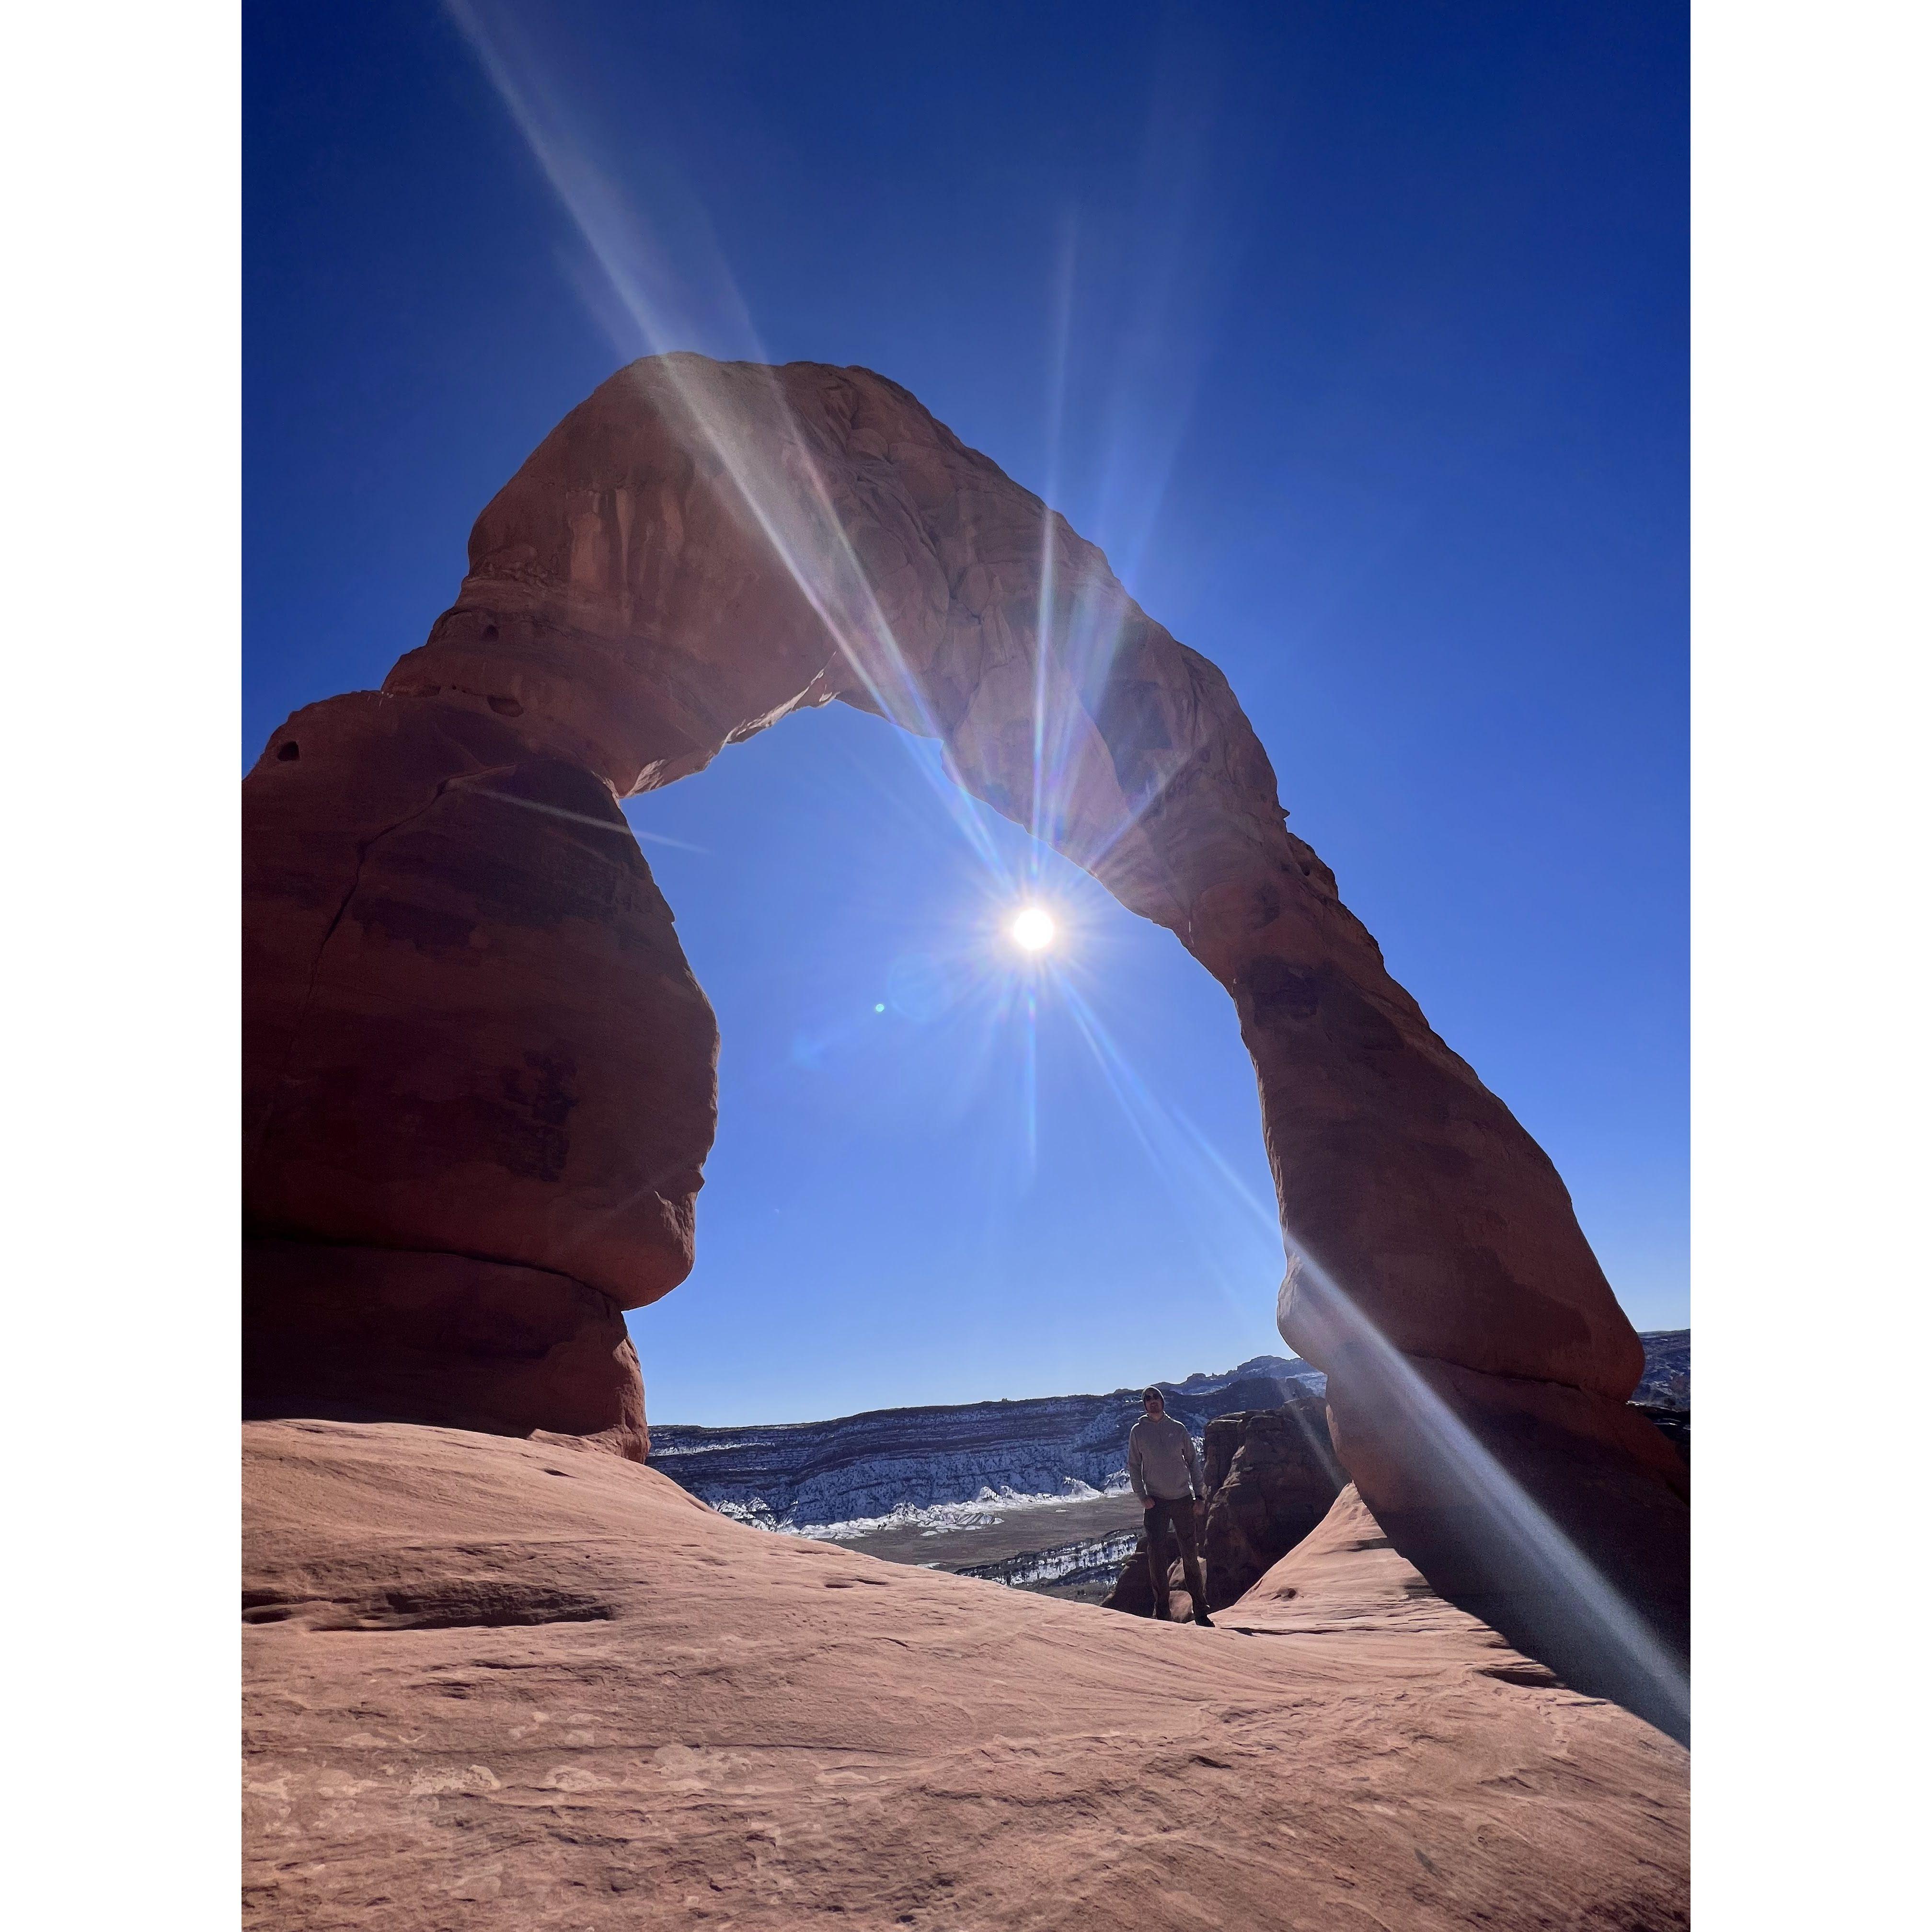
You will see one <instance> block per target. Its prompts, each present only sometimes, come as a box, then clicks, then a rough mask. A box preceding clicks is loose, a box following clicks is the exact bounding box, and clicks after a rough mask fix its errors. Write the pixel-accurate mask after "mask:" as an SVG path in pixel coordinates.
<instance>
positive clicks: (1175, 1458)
mask: <svg viewBox="0 0 1932 1932" xmlns="http://www.w3.org/2000/svg"><path fill="white" fill-rule="evenodd" d="M1141 1407H1142V1409H1143V1410H1144V1411H1145V1414H1144V1415H1142V1417H1141V1419H1140V1420H1139V1421H1138V1422H1137V1423H1136V1424H1134V1426H1133V1428H1132V1429H1130V1430H1128V1432H1127V1481H1129V1482H1130V1483H1131V1484H1133V1491H1134V1494H1135V1495H1136V1496H1138V1497H1139V1499H1140V1501H1141V1507H1142V1509H1143V1510H1144V1511H1145V1512H1146V1522H1147V1553H1148V1575H1149V1577H1150V1579H1151V1581H1152V1583H1153V1584H1154V1615H1155V1616H1157V1617H1159V1618H1161V1619H1166V1616H1167V1615H1168V1607H1167V1575H1168V1565H1169V1561H1170V1559H1169V1556H1168V1541H1167V1533H1168V1532H1169V1529H1172V1531H1173V1532H1174V1534H1175V1537H1176V1538H1178V1540H1179V1541H1180V1544H1181V1571H1182V1574H1184V1576H1185V1577H1187V1594H1188V1595H1189V1596H1190V1597H1191V1598H1193V1601H1194V1621H1195V1622H1196V1623H1197V1624H1199V1625H1201V1627H1202V1628H1203V1629H1204V1630H1212V1629H1213V1628H1214V1624H1213V1622H1211V1620H1210V1619H1209V1617H1208V1587H1207V1585H1206V1583H1205V1582H1204V1581H1203V1580H1202V1574H1201V1553H1200V1549H1199V1545H1198V1544H1197V1542H1196V1538H1195V1533H1194V1511H1195V1505H1196V1502H1199V1500H1200V1499H1202V1498H1204V1497H1205V1496H1206V1495H1207V1493H1208V1476H1207V1472H1206V1471H1205V1470H1204V1469H1202V1466H1201V1452H1200V1451H1199V1449H1197V1448H1196V1447H1195V1446H1194V1438H1193V1436H1190V1434H1189V1433H1188V1431H1187V1424H1186V1423H1184V1422H1177V1421H1175V1419H1174V1418H1173V1417H1172V1416H1171V1415H1169V1414H1168V1412H1167V1398H1166V1397H1165V1396H1163V1394H1161V1392H1160V1390H1159V1389H1157V1388H1150V1389H1148V1390H1146V1391H1144V1392H1143V1393H1142V1397H1141Z"/></svg>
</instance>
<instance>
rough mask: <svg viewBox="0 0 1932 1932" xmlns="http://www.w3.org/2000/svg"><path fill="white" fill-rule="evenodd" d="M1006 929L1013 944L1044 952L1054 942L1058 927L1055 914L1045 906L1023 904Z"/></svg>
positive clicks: (1030, 951) (1030, 950) (1026, 950)
mask: <svg viewBox="0 0 1932 1932" xmlns="http://www.w3.org/2000/svg"><path fill="white" fill-rule="evenodd" d="M1007 931H1008V932H1010V933H1011V934H1012V935H1013V944H1015V945H1016V946H1017V947H1020V948H1021V949H1022V950H1023V951H1025V952H1028V953H1044V952H1045V951H1046V949H1047V948H1048V947H1049V946H1051V945H1052V944H1053V941H1054V938H1055V932H1056V931H1057V929H1056V928H1055V925H1054V923H1053V915H1052V913H1050V912H1049V911H1048V910H1046V907H1044V906H1037V905H1035V906H1022V907H1021V908H1020V910H1019V911H1018V912H1017V913H1015V914H1014V915H1013V924H1012V925H1011V926H1009V927H1008V928H1007Z"/></svg>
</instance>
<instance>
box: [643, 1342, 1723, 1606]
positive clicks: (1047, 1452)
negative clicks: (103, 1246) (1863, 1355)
mask: <svg viewBox="0 0 1932 1932" xmlns="http://www.w3.org/2000/svg"><path fill="white" fill-rule="evenodd" d="M1643 1344H1644V1352H1645V1358H1646V1368H1645V1373H1644V1379H1643V1382H1642V1383H1641V1384H1640V1386H1639V1388H1638V1389H1637V1395H1636V1397H1635V1400H1637V1401H1639V1402H1646V1403H1658V1404H1662V1405H1664V1406H1667V1407H1670V1408H1673V1409H1685V1410H1688V1409H1689V1407H1690V1406H1691V1331H1689V1330H1688V1328H1679V1329H1670V1330H1664V1331H1656V1332H1654V1333H1652V1334H1646V1335H1645V1336H1644V1337H1643ZM1157 1386H1158V1387H1160V1388H1161V1389H1162V1390H1163V1391H1164V1392H1165V1393H1166V1397H1167V1405H1168V1412H1169V1414H1170V1415H1174V1416H1176V1417H1178V1418H1180V1420H1181V1421H1184V1422H1185V1423H1186V1424H1187V1426H1188V1427H1189V1428H1190V1430H1193V1433H1195V1435H1196V1436H1199V1435H1200V1433H1201V1432H1202V1430H1204V1429H1205V1427H1207V1425H1208V1423H1209V1422H1210V1421H1212V1420H1213V1418H1214V1417H1216V1416H1217V1415H1232V1414H1233V1413H1235V1412H1236V1411H1238V1410H1241V1409H1274V1408H1278V1407H1280V1405H1281V1404H1282V1403H1284V1402H1286V1401H1287V1400H1289V1397H1291V1396H1292V1395H1293V1394H1296V1393H1298V1392H1306V1393H1310V1394H1320V1393H1321V1392H1322V1390H1323V1389H1325V1388H1326V1387H1327V1379H1326V1378H1325V1376H1323V1375H1322V1372H1321V1371H1320V1370H1319V1369H1316V1368H1313V1367H1310V1365H1309V1364H1307V1362H1304V1361H1301V1360H1299V1359H1298V1358H1293V1357H1284V1356H1280V1355H1257V1356H1256V1357H1255V1358H1253V1360H1252V1361H1246V1362H1244V1363H1242V1364H1241V1365H1240V1366H1239V1367H1237V1368H1233V1369H1230V1370H1228V1371H1227V1372H1226V1373H1225V1374H1221V1375H1193V1376H1189V1377H1188V1378H1187V1380H1186V1381H1185V1382H1162V1383H1160V1384H1159V1385H1157ZM1140 1412H1141V1391H1139V1389H1116V1390H1115V1391H1113V1392H1112V1394H1108V1395H1062V1396H1046V1397H1040V1398H1039V1399H1037V1400H1033V1401H1028V1402H979V1403H962V1404H959V1405H956V1406H951V1407H947V1408H934V1409H872V1410H870V1411H868V1412H866V1413H865V1414H864V1415H847V1416H841V1417H838V1418H836V1419H835V1420H834V1421H829V1422H797V1423H783V1424H768V1425H765V1426H763V1427H760V1426H755V1425H752V1426H747V1427H742V1428H733V1429H703V1428H696V1427H688V1426H681V1425H679V1424H675V1423H670V1424H660V1423H653V1424H652V1425H651V1459H650V1460H651V1466H652V1468H653V1469H661V1470H662V1471H663V1472H664V1474H665V1475H667V1476H669V1477H670V1478H671V1479H672V1481H674V1482H676V1483H678V1484H680V1485H682V1487H684V1488H685V1489H687V1490H689V1491H690V1492H691V1494H692V1495H693V1496H697V1497H699V1498H700V1499H702V1500H703V1502H707V1503H709V1504H710V1505H712V1508H715V1509H716V1510H717V1511H719V1512H720V1513H721V1514H723V1515H725V1516H729V1517H735V1518H736V1519H737V1520H739V1522H741V1523H751V1524H754V1525H755V1526H757V1527H758V1528H760V1529H770V1530H776V1531H778V1532H781V1533H783V1534H787V1535H793V1536H806V1537H814V1538H819V1539H820V1540H821V1541H833V1542H854V1541H859V1540H861V1539H863V1538H871V1537H874V1536H877V1535H880V1534H881V1533H882V1532H896V1533H897V1534H898V1536H899V1537H901V1538H903V1536H904V1534H905V1533H906V1532H917V1533H919V1535H922V1536H924V1537H932V1538H943V1537H944V1536H946V1535H947V1534H949V1533H950V1532H959V1531H964V1530H977V1529H984V1528H986V1527H987V1526H989V1525H992V1524H995V1523H1001V1522H1003V1521H1007V1520H1010V1519H1013V1518H1014V1517H1016V1516H1023V1515H1024V1514H1025V1513H1026V1512H1028V1511H1037V1510H1039V1511H1043V1510H1047V1509H1049V1508H1062V1507H1064V1505H1067V1503H1069V1502H1078V1501H1080V1500H1082V1499H1097V1498H1099V1497H1102V1496H1114V1495H1118V1493H1120V1492H1121V1491H1122V1490H1124V1489H1125V1488H1126V1487H1127V1469H1126V1460H1127V1431H1128V1430H1130V1428H1131V1427H1133V1424H1134V1421H1135V1420H1136V1418H1137V1417H1138V1416H1139V1414H1140ZM1069 1547H1070V1548H1071V1546H1069ZM1082 1547H1085V1546H1082ZM1034 1554H1037V1555H1039V1556H1041V1557H1043V1559H1044V1558H1046V1557H1047V1556H1055V1555H1057V1554H1059V1553H1056V1552H1054V1551H1051V1550H1047V1551H1041V1552H1038V1553H1034ZM1016 1560H1017V1559H1016ZM1101 1560H1102V1559H1100V1557H1099V1556H1095V1557H1094V1558H1093V1559H1091V1561H1093V1562H1100V1561H1101ZM998 1567H1000V1566H998V1565H994V1566H990V1567H989V1568H988V1569H987V1571H986V1574H992V1569H993V1568H998ZM1074 1567H1076V1568H1077V1567H1079V1565H1078V1564H1077V1563H1076V1565H1075V1566H1074ZM976 1574H977V1573H976Z"/></svg>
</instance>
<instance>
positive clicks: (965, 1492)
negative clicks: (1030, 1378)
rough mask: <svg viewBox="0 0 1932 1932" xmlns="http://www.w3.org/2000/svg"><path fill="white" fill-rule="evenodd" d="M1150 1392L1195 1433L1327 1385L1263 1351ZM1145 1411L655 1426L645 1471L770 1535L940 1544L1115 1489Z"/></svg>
mask: <svg viewBox="0 0 1932 1932" xmlns="http://www.w3.org/2000/svg"><path fill="white" fill-rule="evenodd" d="M1157 1386H1158V1387H1159V1388H1160V1389H1161V1390H1162V1391H1163V1393H1164V1394H1166V1397H1167V1402H1168V1409H1169V1413H1170V1414H1171V1415H1174V1416H1175V1417H1177V1418H1178V1419H1179V1420H1181V1421H1184V1422H1185V1423H1186V1424H1187V1426H1188V1427H1189V1428H1190V1429H1191V1430H1193V1432H1194V1433H1195V1434H1196V1435H1197V1436H1198V1435H1199V1433H1201V1431H1202V1430H1203V1429H1204V1428H1205V1427H1206V1426H1207V1424H1208V1422H1209V1421H1211V1419H1212V1418H1214V1417H1215V1416H1217V1415H1228V1414H1229V1413H1231V1412H1233V1411H1235V1410H1237V1409H1273V1408H1275V1407H1277V1406H1279V1405H1280V1403H1283V1402H1285V1401H1286V1400H1287V1399H1288V1397H1289V1395H1291V1394H1293V1393H1294V1392H1295V1390H1296V1389H1297V1388H1307V1387H1310V1386H1313V1387H1315V1388H1319V1387H1320V1386H1322V1380H1321V1377H1320V1375H1319V1372H1318V1371H1317V1370H1314V1369H1312V1368H1310V1367H1309V1366H1308V1364H1307V1363H1305V1362H1302V1361H1295V1360H1292V1359H1289V1358H1284V1357H1282V1356H1279V1355H1258V1356H1256V1358H1254V1359H1253V1361H1247V1362H1244V1363H1242V1364H1241V1366H1240V1367H1238V1368H1235V1369H1231V1370H1229V1371H1227V1373H1225V1374H1223V1375H1194V1376H1189V1377H1188V1378H1187V1380H1186V1381H1184V1382H1162V1383H1160V1384H1159V1385H1157ZM1140 1412H1141V1391H1139V1389H1116V1390H1115V1391H1113V1392H1112V1394H1109V1395H1066V1396H1047V1397H1041V1398H1039V1399H1038V1400H1033V1401H1028V1402H983V1403H962V1404H959V1405H957V1406H951V1407H947V1408H935V1409H874V1410H872V1411H870V1412H868V1413H866V1414H865V1415H848V1416H841V1417H840V1418H838V1419H837V1420H835V1421H830V1422H800V1423H788V1424H778V1425H775V1426H769V1427H762V1428H760V1427H746V1428H740V1429H701V1428H694V1427H681V1426H679V1425H678V1424H657V1423H653V1424H652V1425H651V1466H652V1468H653V1469H661V1470H662V1471H663V1472H664V1474H665V1475H667V1476H669V1477H670V1478H671V1479H672V1481H674V1482H676V1483H678V1484H680V1485H682V1487H684V1488H685V1489H687V1490H689V1491H690V1492H691V1494H692V1495H694V1496H697V1497H699V1498H700V1499H702V1500H703V1501H704V1502H707V1503H709V1504H710V1505H712V1508H715V1509H716V1510H718V1511H720V1512H721V1514H724V1515H727V1516H731V1517H736V1518H737V1519H738V1520H739V1521H741V1522H744V1523H756V1524H757V1525H759V1526H761V1527H763V1528H765V1529H778V1530H788V1531H790V1532H792V1533H793V1535H800V1536H812V1537H817V1538H832V1539H837V1540H850V1539H852V1538H857V1537H861V1536H865V1535H869V1534H871V1532H874V1531H875V1530H877V1529H880V1528H881V1527H884V1526H888V1525H890V1526H895V1527H897V1526H909V1525H910V1524H911V1523H913V1522H915V1521H916V1522H917V1523H918V1524H919V1526H920V1527H921V1528H922V1529H931V1530H932V1531H934V1532H938V1533H941V1534H943V1533H944V1532H946V1531H947V1530H949V1529H965V1528H970V1527H977V1526H979V1525H980V1524H982V1523H986V1521H988V1520H989V1519H990V1517H992V1515H993V1514H1006V1513H1010V1512H1012V1511H1016V1510H1026V1509H1028V1508H1040V1507H1043V1506H1044V1505H1049V1504H1058V1503H1064V1502H1067V1501H1068V1500H1069V1499H1073V1498H1078V1497H1081V1496H1100V1495H1108V1494H1112V1493H1117V1492H1118V1490H1122V1489H1124V1488H1125V1487H1126V1486H1127V1468H1126V1464H1127V1431H1128V1430H1130V1428H1131V1427H1133V1424H1134V1421H1135V1419H1136V1418H1137V1417H1138V1416H1139V1414H1140Z"/></svg>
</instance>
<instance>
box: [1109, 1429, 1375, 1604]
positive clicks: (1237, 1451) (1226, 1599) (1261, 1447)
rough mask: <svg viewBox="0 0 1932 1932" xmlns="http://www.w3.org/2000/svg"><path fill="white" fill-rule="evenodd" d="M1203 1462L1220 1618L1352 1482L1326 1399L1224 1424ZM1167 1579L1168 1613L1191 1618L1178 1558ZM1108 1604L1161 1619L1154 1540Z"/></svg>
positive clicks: (1206, 1440)
mask: <svg viewBox="0 0 1932 1932" xmlns="http://www.w3.org/2000/svg"><path fill="white" fill-rule="evenodd" d="M1201 1460H1202V1466H1203V1468H1204V1469H1205V1472H1206V1475H1207V1478H1208V1497H1207V1506H1206V1508H1205V1509H1204V1510H1203V1511H1202V1512H1201V1526H1200V1538H1201V1560H1202V1565H1204V1566H1205V1570H1206V1573H1207V1580H1208V1610H1209V1611H1210V1612H1211V1613H1213V1612H1215V1611H1218V1610H1223V1609H1224V1608H1225V1607H1226V1606H1227V1605H1228V1604H1232V1602H1234V1601H1235V1599H1236V1598H1238V1597H1240V1596H1241V1595H1244V1594H1245V1593H1246V1592H1247V1590H1248V1589H1250V1587H1251V1586H1253V1584H1254V1583H1256V1582H1258V1581H1259V1580H1260V1578H1261V1577H1262V1574H1263V1573H1264V1572H1265V1571H1267V1570H1268V1569H1269V1568H1271V1567H1272V1566H1273V1565H1274V1564H1276V1563H1277V1562H1280V1559H1282V1558H1283V1557H1284V1556H1286V1555H1287V1554H1288V1553H1289V1551H1290V1550H1292V1549H1293V1548H1294V1547H1295V1545H1296V1544H1298V1543H1299V1542H1301V1540H1302V1538H1304V1537H1305V1536H1307V1535H1308V1534H1309V1533H1310V1532H1311V1531H1312V1530H1313V1529H1314V1528H1315V1527H1316V1525H1317V1524H1318V1523H1320V1522H1321V1521H1322V1518H1323V1517H1325V1516H1326V1515H1327V1514H1328V1511H1329V1510H1330V1508H1331V1507H1332V1505H1334V1501H1335V1498H1336V1496H1337V1493H1339V1492H1340V1490H1341V1488H1342V1486H1343V1483H1344V1481H1346V1478H1345V1476H1344V1475H1343V1472H1342V1469H1341V1467H1340V1465H1339V1464H1338V1463H1337V1461H1336V1460H1335V1452H1334V1449H1333V1448H1331V1446H1330V1445H1329V1441H1328V1415H1327V1412H1326V1406H1325V1403H1324V1401H1323V1399H1322V1397H1320V1396H1316V1395H1301V1396H1297V1397H1292V1399H1291V1400H1289V1401H1288V1402H1287V1403H1284V1404H1283V1405H1282V1406H1280V1408H1278V1409H1247V1410H1243V1411H1241V1412H1238V1413H1236V1414H1235V1415H1222V1416H1217V1417H1216V1418H1215V1419H1214V1421H1211V1422H1210V1423H1209V1424H1208V1426H1207V1429H1206V1430H1205V1433H1204V1435H1203V1438H1202V1450H1201ZM1167 1582H1168V1603H1167V1613H1168V1615H1169V1616H1170V1617H1172V1618H1173V1619H1175V1620H1176V1621H1177V1622H1187V1621H1191V1620H1192V1619H1193V1615H1194V1607H1193V1604H1192V1602H1191V1601H1190V1600H1189V1598H1188V1595H1187V1583H1186V1580H1185V1579H1184V1577H1183V1576H1182V1574H1181V1562H1180V1559H1178V1556H1177V1557H1175V1559H1173V1560H1172V1562H1170V1564H1169V1575H1168V1579H1167ZM1106 1608H1107V1609H1109V1610H1124V1611H1125V1612H1126V1613H1127V1614H1128V1615H1129V1616H1137V1617H1145V1616H1151V1615H1152V1614H1153V1612H1154V1588H1153V1580H1152V1578H1151V1575H1150V1574H1149V1570H1148V1556H1147V1538H1146V1537H1145V1536H1142V1538H1141V1539H1140V1541H1139V1544H1138V1545H1137V1546H1136V1549H1135V1550H1134V1553H1133V1556H1131V1557H1130V1558H1129V1559H1127V1562H1126V1563H1125V1564H1124V1565H1123V1566H1122V1568H1121V1574H1120V1575H1119V1577H1118V1578H1117V1579H1116V1580H1115V1584H1114V1587H1113V1589H1112V1591H1111V1592H1109V1594H1108V1595H1107V1598H1106Z"/></svg>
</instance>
